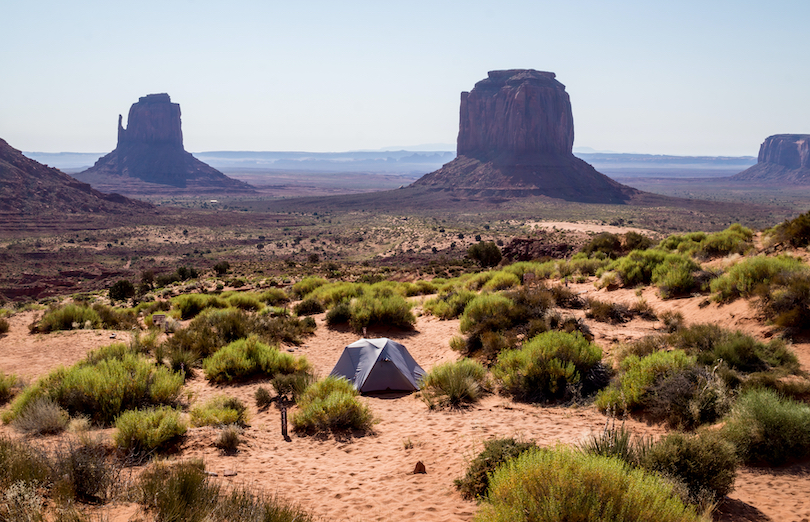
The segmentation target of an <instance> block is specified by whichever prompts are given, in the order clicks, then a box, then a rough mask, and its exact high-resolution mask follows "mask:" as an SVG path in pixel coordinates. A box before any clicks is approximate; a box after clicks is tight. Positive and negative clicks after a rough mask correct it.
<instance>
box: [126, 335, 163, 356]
mask: <svg viewBox="0 0 810 522" xmlns="http://www.w3.org/2000/svg"><path fill="white" fill-rule="evenodd" d="M158 335H160V332H159V331H158V330H150V331H149V332H148V333H146V335H141V331H140V330H135V331H134V332H132V337H131V338H130V340H129V349H130V351H131V352H134V353H140V354H149V353H152V352H153V351H154V350H155V348H156V347H157V345H158V342H157V340H158Z"/></svg>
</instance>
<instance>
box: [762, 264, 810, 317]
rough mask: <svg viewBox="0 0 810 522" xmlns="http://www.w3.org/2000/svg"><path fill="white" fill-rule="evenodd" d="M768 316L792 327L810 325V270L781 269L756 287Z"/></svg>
mask: <svg viewBox="0 0 810 522" xmlns="http://www.w3.org/2000/svg"><path fill="white" fill-rule="evenodd" d="M755 293H756V295H758V296H759V298H760V305H761V308H762V310H763V312H765V315H766V317H768V318H769V319H770V320H772V321H773V322H774V324H776V325H777V326H780V327H782V328H787V329H789V331H793V330H796V331H802V330H806V329H807V328H808V327H810V271H807V270H798V271H788V272H780V273H778V274H776V275H775V276H774V277H773V279H772V280H771V284H770V285H760V286H759V287H756V288H755Z"/></svg>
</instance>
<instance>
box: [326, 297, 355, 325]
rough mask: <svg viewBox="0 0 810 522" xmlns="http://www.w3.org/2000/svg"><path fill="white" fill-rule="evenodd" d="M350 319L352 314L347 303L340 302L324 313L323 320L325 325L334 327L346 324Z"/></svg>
mask: <svg viewBox="0 0 810 522" xmlns="http://www.w3.org/2000/svg"><path fill="white" fill-rule="evenodd" d="M351 318H352V312H351V305H350V304H349V301H341V302H339V303H338V304H336V305H334V306H333V307H332V308H330V309H329V311H328V312H326V318H325V320H326V324H327V325H329V326H336V325H339V324H346V323H348V322H349V320H351Z"/></svg>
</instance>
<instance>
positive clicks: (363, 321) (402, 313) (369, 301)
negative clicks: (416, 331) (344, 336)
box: [349, 294, 416, 332]
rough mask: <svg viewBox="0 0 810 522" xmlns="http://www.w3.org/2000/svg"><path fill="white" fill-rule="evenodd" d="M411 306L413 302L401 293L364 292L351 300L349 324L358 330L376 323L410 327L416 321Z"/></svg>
mask: <svg viewBox="0 0 810 522" xmlns="http://www.w3.org/2000/svg"><path fill="white" fill-rule="evenodd" d="M411 307H412V305H411V303H409V302H408V301H406V300H405V298H404V297H402V296H401V295H399V294H390V295H378V296H374V295H370V294H364V295H363V296H361V297H358V298H356V299H353V300H352V301H351V303H350V305H349V313H350V314H351V319H350V320H349V324H350V325H351V326H352V328H354V330H355V331H357V332H360V331H362V330H363V328H365V327H368V326H376V325H385V326H393V327H396V328H410V327H411V326H413V324H414V323H415V322H416V317H414V315H413V313H412V312H411Z"/></svg>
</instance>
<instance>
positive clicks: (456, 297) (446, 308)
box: [424, 290, 477, 319]
mask: <svg viewBox="0 0 810 522" xmlns="http://www.w3.org/2000/svg"><path fill="white" fill-rule="evenodd" d="M476 295H477V294H476V293H475V292H470V291H468V290H453V291H450V292H446V293H441V294H439V295H438V296H436V297H434V298H432V299H428V300H427V301H425V304H424V309H425V311H426V312H428V313H430V314H432V315H435V316H436V317H438V318H439V319H455V318H457V317H458V316H459V315H461V314H462V313H464V308H465V307H466V306H467V304H468V303H469V302H470V301H472V300H473V298H474V297H475V296H476Z"/></svg>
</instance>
